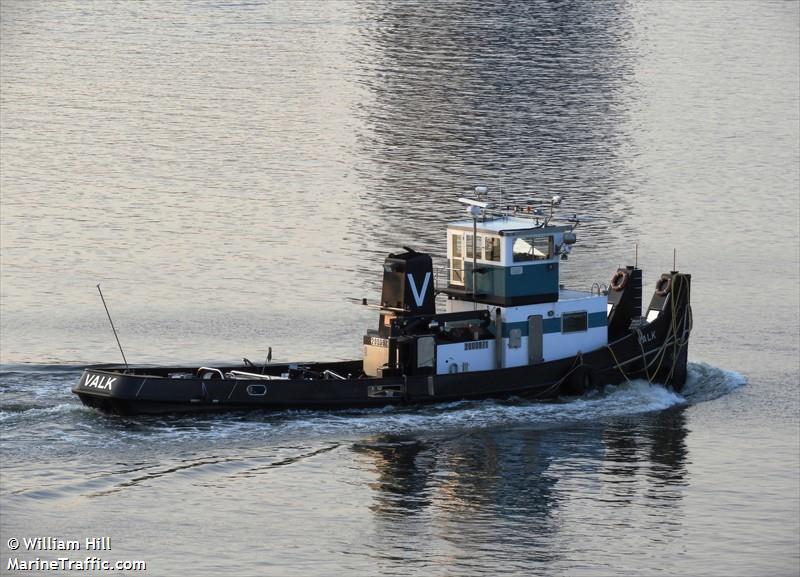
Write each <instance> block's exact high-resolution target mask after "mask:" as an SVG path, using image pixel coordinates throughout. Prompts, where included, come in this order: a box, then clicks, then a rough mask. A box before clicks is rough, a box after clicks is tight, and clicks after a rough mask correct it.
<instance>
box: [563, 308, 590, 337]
mask: <svg viewBox="0 0 800 577" xmlns="http://www.w3.org/2000/svg"><path fill="white" fill-rule="evenodd" d="M588 328H589V319H588V314H587V313H586V311H583V312H580V313H564V314H563V315H561V332H562V333H580V332H584V331H586V330H587V329H588Z"/></svg>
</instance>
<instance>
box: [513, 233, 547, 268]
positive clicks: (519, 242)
mask: <svg viewBox="0 0 800 577" xmlns="http://www.w3.org/2000/svg"><path fill="white" fill-rule="evenodd" d="M512 252H513V258H514V262H526V261H532V260H547V259H550V258H553V237H552V236H528V237H520V238H518V239H516V240H515V241H514V246H513V247H512Z"/></svg>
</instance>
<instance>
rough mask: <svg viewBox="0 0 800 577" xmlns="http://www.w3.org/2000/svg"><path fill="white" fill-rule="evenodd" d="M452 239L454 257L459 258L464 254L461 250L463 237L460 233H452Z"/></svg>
mask: <svg viewBox="0 0 800 577" xmlns="http://www.w3.org/2000/svg"><path fill="white" fill-rule="evenodd" d="M451 238H452V239H453V256H454V257H455V258H461V257H462V256H464V252H463V240H464V238H463V237H462V236H461V235H460V234H453V235H451Z"/></svg>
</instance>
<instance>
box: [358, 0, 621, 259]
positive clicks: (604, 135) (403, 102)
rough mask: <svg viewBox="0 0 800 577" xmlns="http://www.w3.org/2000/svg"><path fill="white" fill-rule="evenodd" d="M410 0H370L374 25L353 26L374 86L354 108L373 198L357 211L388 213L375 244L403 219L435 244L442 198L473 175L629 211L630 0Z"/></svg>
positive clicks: (528, 192) (585, 206)
mask: <svg viewBox="0 0 800 577" xmlns="http://www.w3.org/2000/svg"><path fill="white" fill-rule="evenodd" d="M418 8H419V7H414V6H409V5H408V4H396V3H384V2H375V3H369V4H367V5H365V6H364V7H363V11H364V15H365V16H366V17H367V18H368V21H369V22H371V23H372V24H370V25H368V26H365V27H363V28H362V29H361V34H360V36H359V37H358V39H357V42H358V43H359V44H360V45H361V47H362V50H361V51H360V52H359V54H358V58H359V60H360V63H361V74H360V76H359V83H360V84H361V85H363V86H364V87H365V88H366V89H367V90H368V94H369V97H370V99H371V100H370V105H369V106H364V107H359V109H358V110H357V111H356V112H357V115H358V116H359V117H360V118H361V119H362V120H363V122H362V123H361V127H362V128H361V131H360V135H359V144H360V152H361V155H362V156H363V157H364V158H367V159H369V161H370V162H368V163H360V164H359V165H358V166H357V168H358V170H359V178H360V179H361V181H362V183H363V188H364V190H365V192H366V194H367V195H368V197H369V198H370V201H371V202H375V203H376V206H377V207H379V208H380V211H379V213H378V214H373V213H371V214H370V215H363V219H369V221H370V223H371V225H372V226H374V224H375V223H374V220H373V219H374V218H375V217H378V218H380V220H381V221H382V222H383V223H384V225H383V226H380V227H377V230H376V234H377V235H379V237H378V238H380V239H381V241H382V244H384V245H387V246H392V245H400V244H402V243H403V242H407V238H408V233H407V228H408V226H409V221H412V224H411V226H413V227H414V232H415V233H416V234H415V237H416V238H417V239H418V241H417V242H419V243H421V244H423V245H424V246H433V247H437V249H438V250H439V252H441V251H442V247H443V244H444V239H443V236H442V234H441V231H440V228H441V209H442V205H441V203H442V200H447V199H452V198H453V197H455V196H457V195H458V194H459V193H463V192H464V191H465V190H470V189H471V187H472V186H474V185H475V184H478V183H487V184H489V185H490V186H491V187H492V189H493V190H494V191H495V194H499V192H500V188H502V192H503V196H504V200H506V201H508V202H512V203H513V202H517V201H522V200H525V199H528V198H531V197H532V196H534V195H545V196H549V195H551V194H564V195H566V197H568V198H570V202H571V203H573V204H572V206H573V208H574V210H576V211H579V212H580V211H586V210H592V209H597V208H599V207H600V206H601V205H602V206H607V205H608V204H609V201H611V202H613V203H618V202H622V203H623V204H621V205H618V208H619V209H620V210H622V211H624V210H625V208H624V206H625V205H624V202H625V200H624V195H622V194H618V193H620V192H625V191H626V190H625V185H624V180H625V177H626V175H625V170H626V163H625V162H624V159H623V158H622V154H623V150H622V149H623V147H624V145H625V142H626V141H627V139H628V137H627V134H626V133H625V127H626V123H625V122H624V120H625V116H626V112H627V111H626V106H627V104H626V99H625V97H626V96H627V92H629V91H630V90H631V88H632V86H631V78H632V74H633V67H634V58H635V52H634V51H633V49H632V47H631V45H630V44H631V41H630V33H631V23H630V22H629V19H630V15H629V13H628V12H629V11H628V8H627V7H626V6H625V4H623V3H610V2H600V3H583V4H570V3H551V2H542V1H540V2H533V3H524V4H518V5H511V6H509V5H507V4H505V3H494V4H493V3H489V4H485V3H481V4H475V3H471V2H459V3H456V5H453V4H452V3H450V4H447V5H430V4H428V5H426V6H425V8H426V9H425V10H424V11H420V10H418ZM363 48H366V50H364V49H363ZM609 191H613V192H614V196H613V198H609ZM365 225H367V221H366V220H362V219H359V220H358V225H357V226H365ZM601 234H602V232H601ZM603 240H604V239H602V238H597V237H596V238H594V239H592V241H591V243H590V245H591V244H592V243H595V242H602V241H603Z"/></svg>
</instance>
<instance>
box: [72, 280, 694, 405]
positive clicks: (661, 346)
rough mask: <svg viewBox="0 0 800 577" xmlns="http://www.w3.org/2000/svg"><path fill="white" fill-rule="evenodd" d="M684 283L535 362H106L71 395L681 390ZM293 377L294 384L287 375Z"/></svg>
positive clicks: (436, 397)
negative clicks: (202, 372) (641, 383)
mask: <svg viewBox="0 0 800 577" xmlns="http://www.w3.org/2000/svg"><path fill="white" fill-rule="evenodd" d="M685 279H686V280H685V281H683V282H684V285H683V286H682V287H673V293H674V292H676V291H675V290H674V289H676V288H683V290H679V291H677V292H678V296H673V295H669V297H668V298H667V299H666V302H665V301H664V298H663V297H658V298H660V299H662V300H660V301H656V298H657V297H654V302H657V304H658V305H659V307H658V308H659V310H661V312H660V313H659V314H658V316H657V318H655V320H653V321H652V322H651V323H645V324H643V325H642V326H640V327H638V328H632V329H627V330H625V331H624V333H623V334H621V335H620V334H617V335H612V339H613V340H612V341H611V342H610V343H609V345H608V346H605V347H602V348H600V349H597V350H594V351H591V352H586V353H583V354H579V355H577V356H574V357H569V358H564V359H559V360H555V361H550V362H544V363H539V364H535V365H525V366H520V367H513V368H506V369H497V370H488V371H474V372H462V373H455V374H440V375H432V374H431V375H399V376H388V377H382V378H375V377H363V376H362V377H353V376H352V375H360V374H361V371H362V362H361V361H343V362H334V363H303V364H301V365H300V366H301V367H302V370H301V371H300V372H301V375H300V376H298V369H297V366H298V365H289V364H280V365H270V366H268V367H266V369H265V370H264V371H263V372H265V373H266V374H267V375H271V376H272V377H273V378H274V380H264V377H263V376H257V377H255V378H242V377H241V376H239V378H222V377H223V376H227V375H228V374H229V373H230V371H244V372H251V373H260V372H262V369H261V368H255V367H253V366H235V367H233V366H231V367H219V368H218V369H214V370H215V371H218V373H217V376H218V377H219V378H214V379H202V378H199V377H198V376H197V375H198V368H197V367H132V368H130V369H129V370H127V372H126V370H125V367H124V366H118V365H117V366H110V365H105V366H95V367H89V368H87V369H86V370H84V373H83V376H82V377H81V380H80V382H79V383H78V385H77V386H76V387H75V388H73V392H74V393H75V394H77V395H78V396H79V397H80V399H81V401H82V402H83V403H84V404H85V405H88V406H90V407H95V408H97V409H100V410H103V411H106V412H110V413H118V414H125V415H130V414H161V413H186V412H210V411H241V410H281V409H289V408H292V409H344V408H365V407H382V406H386V405H417V404H430V403H442V402H450V401H458V400H467V399H483V398H507V397H511V396H518V397H525V398H530V399H541V400H547V399H554V398H557V397H560V396H571V395H580V394H583V393H585V392H587V391H589V390H592V389H596V388H601V387H603V386H605V385H609V384H619V383H622V382H624V381H626V380H632V379H645V380H647V381H649V382H657V383H662V384H665V385H667V386H670V387H672V388H673V389H674V390H676V391H680V390H681V389H682V387H683V385H684V383H685V381H686V375H687V367H686V364H687V352H688V340H689V333H690V331H691V308H690V305H689V280H688V275H685ZM673 299H674V302H673ZM652 306H653V304H652V303H651V307H652ZM609 332H610V333H611V330H609ZM326 372H327V378H325V375H326ZM287 373H288V374H289V376H290V377H291V378H285V376H284V377H282V375H286V374H287ZM334 373H335V375H334ZM336 375H338V376H339V377H344V378H338V377H337V376H336Z"/></svg>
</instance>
